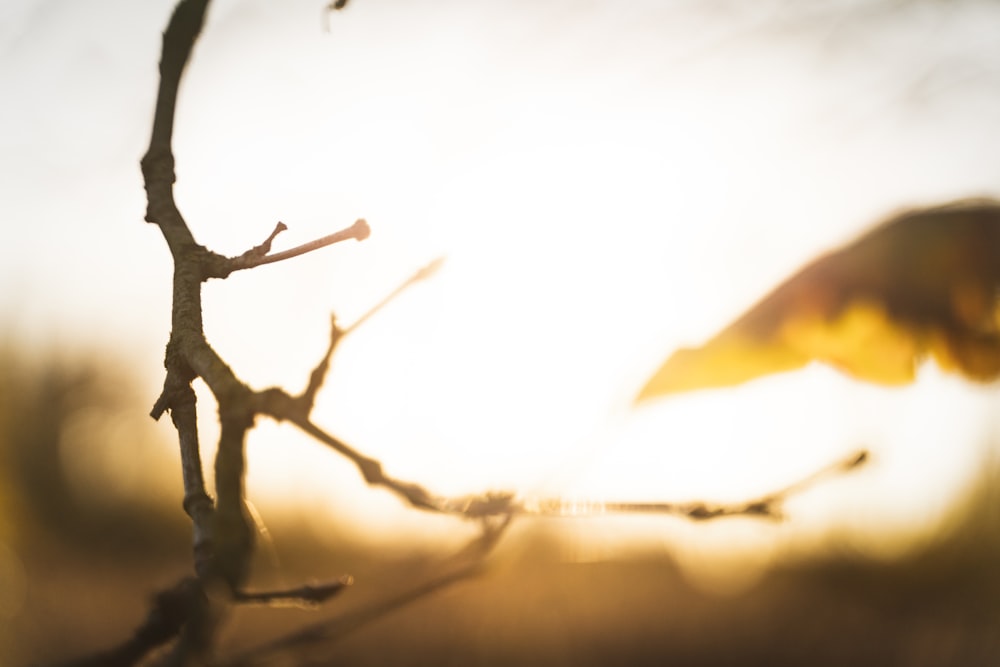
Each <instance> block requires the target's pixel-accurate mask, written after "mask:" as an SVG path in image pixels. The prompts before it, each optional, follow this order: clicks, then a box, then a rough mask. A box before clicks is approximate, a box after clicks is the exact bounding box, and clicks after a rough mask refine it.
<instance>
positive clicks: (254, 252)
mask: <svg viewBox="0 0 1000 667" xmlns="http://www.w3.org/2000/svg"><path fill="white" fill-rule="evenodd" d="M284 229H287V227H285V225H284V224H283V223H278V228H276V229H275V231H274V232H273V233H272V234H271V236H270V237H268V239H267V241H265V243H264V244H261V245H259V246H257V247H256V248H252V249H250V250H248V251H247V252H245V253H243V254H242V255H240V256H238V257H231V258H229V259H228V260H227V261H226V262H224V263H223V265H222V266H219V267H213V268H211V269H209V276H208V277H211V278H225V277H226V276H228V275H229V274H230V273H232V272H233V271H241V270H243V269H252V268H254V267H255V266H261V265H263V264H273V263H274V262H281V261H283V260H286V259H291V258H293V257H298V256H299V255H304V254H306V253H308V252H312V251H314V250H319V249H320V248H325V247H326V246H328V245H333V244H334V243H340V242H341V241H348V240H350V239H354V240H356V241H364V240H365V239H366V238H368V237H369V236H370V235H371V228H370V227H369V226H368V222H367V221H366V220H365V219H364V218H358V219H357V220H355V221H354V224H353V225H351V226H350V227H345V228H344V229H341V230H340V231H338V232H334V233H333V234H328V235H326V236H324V237H322V238H319V239H316V240H315V241H310V242H309V243H303V244H302V245H300V246H296V247H295V248H292V249H290V250H283V251H282V252H277V253H274V254H273V255H268V254H265V253H267V252H268V251H269V250H270V243H271V241H272V240H273V239H274V237H275V236H276V235H277V234H278V233H279V232H281V231H283V230H284ZM265 246H266V248H265ZM261 248H264V251H263V253H262V252H260V250H261Z"/></svg>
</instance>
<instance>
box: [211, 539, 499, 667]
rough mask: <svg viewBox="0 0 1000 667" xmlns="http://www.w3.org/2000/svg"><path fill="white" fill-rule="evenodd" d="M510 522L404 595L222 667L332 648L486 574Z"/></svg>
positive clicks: (246, 666)
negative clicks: (321, 646)
mask: <svg viewBox="0 0 1000 667" xmlns="http://www.w3.org/2000/svg"><path fill="white" fill-rule="evenodd" d="M509 523H510V522H509V519H508V520H507V521H505V522H503V523H501V524H499V525H497V526H496V527H493V528H489V529H485V530H484V531H483V533H482V534H481V535H479V536H478V537H476V538H474V539H473V540H472V541H470V542H469V543H468V544H466V545H465V546H464V547H463V548H461V549H460V550H459V551H457V552H456V553H454V554H452V555H450V556H448V557H446V558H445V559H443V560H442V561H440V562H438V563H436V564H435V566H434V570H436V571H437V572H436V573H434V574H433V575H432V576H429V577H427V578H426V579H424V580H423V581H421V582H419V583H417V584H416V585H415V586H413V587H412V588H410V589H408V590H404V591H402V592H401V593H395V594H393V595H391V596H390V597H388V598H386V599H382V600H376V601H375V602H373V603H370V604H368V605H366V606H364V607H362V608H360V609H357V610H355V611H352V612H347V613H343V614H341V615H340V616H339V617H336V618H333V619H331V620H327V621H323V622H320V623H316V624H314V625H312V626H309V627H306V628H303V629H301V630H298V631H296V632H293V633H291V634H288V635H285V636H283V637H279V638H278V639H275V640H272V641H270V642H268V643H266V644H263V645H261V646H258V647H256V648H252V649H251V650H249V651H246V652H245V653H242V654H240V655H238V656H236V657H235V658H233V659H232V660H230V661H226V662H223V663H221V664H220V665H219V667H223V665H224V666H225V667H250V666H252V665H255V664H262V665H263V664H272V660H273V658H274V657H275V656H279V655H280V656H282V658H283V659H285V660H288V659H289V655H288V654H289V652H295V651H304V650H307V649H309V648H310V647H314V646H317V645H319V644H324V645H328V644H332V643H334V642H336V641H338V640H340V639H342V638H344V637H346V636H348V635H350V634H351V633H352V632H355V631H356V630H359V629H360V628H362V627H364V626H366V625H368V624H369V623H372V622H374V621H377V620H379V619H381V618H384V617H385V616H387V615H389V614H391V613H392V612H394V611H397V610H399V609H402V608H404V607H406V606H408V605H411V604H413V603H414V602H418V601H420V600H423V599H424V598H426V597H428V596H430V595H433V594H435V593H437V592H439V591H441V590H444V589H446V588H448V587H450V586H453V585H454V584H457V583H460V582H462V581H468V580H470V579H473V578H475V577H477V576H479V575H480V574H482V573H483V572H485V571H486V567H487V561H486V557H487V556H489V554H490V552H491V551H492V550H493V547H495V546H496V544H497V542H498V541H499V539H500V537H501V536H502V535H503V533H504V531H505V530H506V529H507V527H508V525H509Z"/></svg>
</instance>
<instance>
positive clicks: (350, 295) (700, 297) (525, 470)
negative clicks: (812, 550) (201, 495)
mask: <svg viewBox="0 0 1000 667" xmlns="http://www.w3.org/2000/svg"><path fill="white" fill-rule="evenodd" d="M322 4H323V3H322V2H320V1H319V0H294V1H285V2H266V1H264V0H229V1H219V2H216V3H214V6H213V8H212V10H211V13H210V16H209V21H208V24H207V27H206V30H205V32H204V34H203V37H202V40H201V41H200V42H199V44H198V47H197V50H196V53H195V57H194V60H193V62H192V64H191V66H190V67H189V70H188V78H187V79H186V80H185V82H184V86H183V90H182V93H181V98H180V107H179V112H178V117H177V128H176V134H175V137H176V141H175V149H176V155H177V160H178V184H177V189H176V192H177V200H178V202H179V205H180V208H181V210H182V212H183V213H184V214H185V216H186V218H187V220H188V223H189V225H190V226H191V227H192V229H193V231H194V233H195V236H196V238H197V239H198V240H199V241H200V242H202V243H204V244H206V245H208V246H209V247H210V248H212V249H214V250H217V251H219V252H223V253H226V254H237V253H239V252H242V251H243V250H245V249H247V248H248V247H250V246H251V245H254V244H256V243H258V242H259V241H261V240H262V239H263V238H264V237H265V236H266V235H267V233H268V232H269V231H270V230H271V228H272V227H273V226H274V224H275V223H276V222H277V221H278V220H283V221H284V222H285V223H287V224H288V225H289V227H290V231H289V232H286V233H285V234H284V235H282V236H281V237H280V238H279V242H278V246H279V247H289V246H291V245H294V244H298V243H301V242H304V241H307V240H310V239H311V238H314V237H317V236H321V235H323V234H326V233H329V232H330V231H332V230H334V229H337V228H340V227H343V226H347V225H349V224H350V223H351V222H352V221H353V220H354V219H355V218H357V217H365V218H367V219H368V221H369V222H370V224H371V226H372V229H373V234H372V237H371V239H370V240H368V241H365V242H364V243H362V244H355V243H351V244H348V245H345V246H342V247H335V248H332V249H328V250H325V251H323V252H320V253H316V254H314V255H312V256H309V257H306V258H303V259H302V260H301V261H297V262H288V263H283V264H280V265H275V266H273V267H265V268H261V269H258V270H257V271H255V272H250V273H245V274H244V275H240V274H237V275H235V276H233V277H232V278H230V279H229V280H227V281H225V282H218V281H215V282H212V283H210V284H208V285H207V286H206V288H205V303H206V313H205V320H206V329H207V334H208V336H209V339H210V341H212V343H213V344H214V345H215V347H216V349H217V350H218V351H219V352H220V353H221V354H222V355H223V357H224V358H225V359H226V360H227V361H229V362H230V363H231V365H233V366H234V368H235V369H236V370H237V372H238V373H240V374H241V375H242V376H243V377H244V378H245V379H246V380H248V381H249V382H250V383H251V384H252V385H254V386H257V387H262V386H267V385H271V384H283V385H285V386H288V387H289V388H290V389H292V390H297V389H298V388H299V387H301V386H302V384H303V383H304V381H305V378H306V376H307V373H308V369H309V368H310V367H311V365H312V364H313V363H314V362H315V361H316V359H317V358H318V354H320V353H321V351H322V349H323V346H324V344H325V342H324V339H325V336H326V328H327V321H328V320H327V318H328V313H329V312H330V311H331V310H334V311H336V312H337V313H338V315H339V316H340V317H341V320H342V321H343V322H345V323H347V322H350V321H351V320H353V319H354V318H355V317H357V316H358V315H360V314H361V313H363V312H364V311H365V310H366V308H367V307H368V306H369V305H370V304H372V303H374V302H375V301H376V300H377V299H378V298H379V297H380V296H381V295H382V294H384V293H386V292H388V291H389V290H391V289H392V288H393V287H394V286H395V285H396V284H397V283H398V282H400V281H401V280H403V279H404V278H405V277H406V276H407V275H409V273H410V272H412V271H413V270H414V269H415V268H417V267H418V266H421V265H423V264H424V263H426V262H427V261H429V260H430V259H432V258H434V257H436V256H438V255H442V254H444V255H447V257H448V260H447V263H446V265H445V269H444V270H443V271H442V272H441V273H440V275H439V276H438V277H437V278H435V279H434V281H432V282H429V283H426V284H422V285H420V286H418V287H416V288H414V289H413V290H412V291H411V292H408V293H407V294H406V295H405V296H404V297H403V298H401V299H400V300H399V301H398V302H396V303H395V304H394V305H393V306H392V307H391V308H389V309H387V310H386V311H384V312H383V313H381V314H380V315H379V316H378V317H377V318H375V319H373V320H372V321H371V322H370V323H368V324H366V325H365V327H364V328H363V329H361V330H359V331H358V332H357V333H356V334H354V335H353V337H352V338H350V339H348V341H346V342H345V344H344V346H343V349H342V350H341V352H340V355H339V356H338V357H337V359H336V361H335V367H334V371H333V375H332V377H331V379H330V381H329V387H328V391H326V392H325V393H324V394H323V396H322V398H321V401H320V404H319V405H318V406H317V413H316V417H317V421H319V422H320V423H322V424H324V425H326V426H328V427H329V428H330V430H332V431H333V432H335V433H337V434H339V435H342V436H343V437H345V438H347V439H348V440H349V441H350V442H352V443H353V444H354V445H355V446H357V447H358V448H360V449H362V450H363V451H366V452H369V453H371V454H373V455H375V456H378V457H380V458H381V459H382V460H383V462H384V463H385V465H386V467H387V468H388V469H389V471H390V472H392V473H394V474H397V475H400V476H404V477H411V478H413V479H415V480H417V481H422V482H426V483H427V484H428V485H430V486H432V487H433V488H434V489H435V490H437V491H441V492H474V491H480V490H483V489H484V488H508V487H511V488H515V489H517V490H519V491H521V492H523V493H556V494H579V495H581V496H587V497H592V496H595V495H596V496H601V497H604V496H614V497H630V498H637V499H650V497H655V498H656V499H664V500H669V499H674V498H690V497H699V498H730V497H733V498H739V497H742V496H743V495H745V494H747V493H760V492H764V491H768V490H770V489H772V488H774V486H776V485H781V484H784V483H787V482H790V481H792V480H793V479H795V478H796V477H797V476H799V475H802V474H804V473H806V472H808V471H810V470H812V469H814V468H816V467H818V466H821V465H823V464H824V463H826V462H828V461H830V460H832V459H834V458H837V457H839V456H842V455H844V454H846V453H847V452H850V451H852V450H853V449H854V448H856V447H857V446H859V445H861V444H866V445H869V446H871V447H872V448H873V450H874V451H875V453H876V456H877V457H878V460H877V462H876V464H875V465H874V466H872V470H870V471H868V472H866V473H863V474H862V475H859V476H857V480H855V481H848V480H844V481H842V482H838V483H837V484H831V485H828V487H831V488H832V490H830V491H829V492H828V493H824V492H817V493H816V494H813V495H814V496H815V498H818V499H819V500H816V502H813V503H812V504H811V505H810V504H809V503H805V502H803V503H801V505H802V509H801V511H802V513H803V516H806V517H808V520H806V519H801V520H800V523H799V525H800V526H807V527H812V528H808V529H807V530H806V532H808V530H813V529H814V530H815V531H821V530H824V529H826V528H829V527H830V526H831V525H841V524H845V523H846V524H851V525H855V524H857V526H858V530H859V531H862V532H864V527H865V526H868V530H874V529H873V528H872V526H879V528H878V530H881V526H883V525H884V523H885V521H887V520H888V521H893V522H895V525H901V526H902V525H910V524H912V523H914V522H918V521H920V520H923V519H925V518H926V517H928V516H935V515H936V513H939V512H940V510H941V508H942V507H943V506H944V502H945V499H946V498H948V497H952V496H954V494H955V493H956V490H957V489H958V488H960V486H961V485H962V484H963V483H964V480H966V478H967V475H968V473H969V470H970V468H971V466H973V465H974V461H976V460H977V459H976V458H975V457H974V456H973V453H975V452H977V451H979V449H980V448H981V446H982V443H983V442H984V440H986V439H988V438H989V437H992V436H995V435H996V427H997V423H996V418H995V417H992V416H991V414H995V413H996V408H997V401H996V398H995V396H994V394H995V392H993V391H992V390H988V389H983V388H975V387H970V386H968V385H966V384H965V383H963V382H961V381H959V380H956V379H954V378H943V377H941V376H940V375H939V374H938V373H936V371H935V370H934V369H927V371H926V372H925V373H923V374H922V376H921V379H920V382H919V383H918V385H917V386H915V387H913V388H910V389H907V390H894V391H887V390H883V389H880V388H873V387H863V386H860V385H858V384H856V383H852V382H850V381H848V380H846V379H844V378H841V377H840V376H837V375H836V374H834V373H832V372H828V371H823V370H821V369H813V370H809V371H806V372H803V373H798V374H793V375H789V376H782V377H777V378H773V379H769V380H764V381H761V382H758V383H754V384H752V385H748V386H746V387H743V388H740V389H738V390H734V391H722V392H714V393H711V392H710V393H701V394H696V395H692V396H690V397H681V398H678V399H672V400H671V401H666V402H664V403H663V404H660V405H658V406H653V407H651V408H649V409H648V410H644V411H643V412H642V413H638V414H637V413H634V412H632V411H631V410H630V409H629V408H628V403H629V401H630V399H631V397H632V395H633V394H634V392H635V391H636V390H637V388H638V386H639V385H641V383H642V381H643V380H644V379H645V376H646V375H647V374H649V373H650V372H652V370H653V369H654V368H655V367H656V366H657V365H658V364H659V362H660V361H662V359H663V358H665V356H666V355H667V354H668V353H669V352H670V351H671V350H672V349H673V348H674V347H676V346H678V345H681V344H694V343H698V342H700V341H702V340H704V339H705V338H707V337H708V336H709V335H710V334H711V333H712V332H713V331H714V330H716V329H718V328H719V327H720V326H722V325H723V324H725V323H726V322H727V321H729V320H731V319H732V318H733V317H735V316H736V315H738V314H739V313H740V312H742V310H743V309H745V308H746V307H747V306H749V305H751V304H752V303H753V302H754V301H755V300H756V299H757V298H759V297H760V296H761V295H762V294H764V293H765V292H766V291H767V290H768V289H769V288H770V287H772V286H773V285H774V284H776V283H777V282H778V281H780V280H782V279H783V278H785V277H787V276H788V275H789V274H790V273H791V272H792V271H794V270H795V269H796V268H797V267H798V266H800V265H802V264H803V263H804V262H806V261H808V260H810V259H811V258H812V257H814V256H815V255H816V254H817V253H818V252H820V251H822V250H824V249H827V248H829V247H831V246H832V245H835V244H837V243H839V242H842V241H845V240H847V239H850V238H851V237H853V236H854V235H855V234H856V233H857V232H859V231H860V230H863V229H865V228H866V227H868V226H869V225H870V224H872V223H873V222H874V221H876V220H877V219H878V218H880V217H882V216H883V215H885V214H887V213H889V212H892V211H894V210H898V209H899V208H900V207H903V206H906V205H912V204H924V203H935V202H940V201H943V200H947V199H950V198H955V197H962V196H978V195H994V196H995V195H1000V150H998V149H1000V130H998V128H1000V122H998V121H1000V40H997V39H996V29H995V27H996V26H997V25H998V21H1000V6H998V5H995V4H993V3H987V2H964V3H963V2H953V3H937V2H913V3H911V4H902V3H888V2H887V3H880V2H875V1H871V2H841V3H828V2H777V1H776V2H771V3H767V2H760V3H740V2H724V1H718V2H694V1H693V0H690V1H688V2H679V1H678V2H653V1H635V2H630V3H615V2H610V1H606V2H568V1H561V0H544V1H542V2H538V1H535V2H527V1H510V2H485V1H482V2H468V1H464V2H460V1H458V0H454V1H445V0H428V1H426V2H404V1H402V0H353V2H352V3H351V5H350V6H349V8H348V10H347V11H345V12H341V13H337V14H334V15H332V16H331V17H330V28H331V29H330V31H329V32H325V31H324V30H323V20H322V13H321V6H322ZM171 6H172V2H169V1H164V0H156V1H153V0H147V1H145V2H142V3H136V2H128V1H126V0H100V1H98V0H94V1H92V2H88V3H79V2H71V1H69V0H35V1H28V0H25V1H20V2H18V1H12V0H8V1H7V2H5V3H4V6H3V8H2V9H0V87H2V89H3V90H4V98H5V102H4V103H3V104H2V105H0V128H2V129H0V207H2V214H3V217H4V220H5V229H6V234H5V239H4V243H2V244H0V317H2V318H3V319H2V323H3V328H4V329H6V330H8V331H11V332H13V333H14V334H16V335H19V336H22V337H28V338H34V339H36V340H40V341H43V342H49V341H55V342H58V343H61V344H67V345H70V344H73V343H76V342H78V341H80V342H87V343H90V342H95V341H96V342H101V343H104V344H106V345H108V346H109V347H110V348H112V349H119V350H121V351H122V353H123V355H124V356H126V357H127V358H128V359H129V360H134V361H133V365H134V366H135V368H136V369H137V370H138V371H139V372H141V373H142V374H143V375H144V376H145V377H148V378H149V380H148V387H149V392H150V396H149V399H150V401H152V399H153V398H154V397H155V393H156V388H157V386H158V384H159V382H160V381H161V378H160V375H159V373H160V358H161V352H160V350H161V349H162V345H163V343H164V342H165V340H166V336H167V333H168V328H169V290H170V285H169V276H170V260H169V257H168V255H167V252H166V248H165V244H164V243H163V241H162V239H161V238H160V236H159V233H158V230H157V229H156V228H155V227H152V226H150V225H147V224H145V223H143V222H142V215H143V212H144V199H143V190H142V184H141V178H140V174H139V168H138V160H139V157H140V156H141V155H142V153H143V151H144V149H145V144H146V142H147V139H148V132H149V126H150V122H151V112H152V105H153V96H154V93H155V86H156V62H157V59H158V51H159V46H160V43H159V35H160V32H161V31H162V29H163V28H164V27H165V25H166V21H167V17H168V15H169V12H170V8H171ZM750 6H752V7H753V8H754V9H753V11H752V12H751V11H750V10H749V9H748V8H749V7H750ZM201 405H202V407H203V409H204V411H205V415H206V418H205V420H206V421H211V419H212V413H213V410H212V406H211V401H210V400H209V399H208V397H205V398H203V400H202V401H201ZM163 428H168V427H167V426H166V425H164V426H163ZM207 428H208V430H210V428H211V427H210V426H208V427H207ZM288 452H295V453H294V454H289V453H288ZM255 461H256V462H258V463H256V464H255ZM250 474H251V492H252V493H257V492H259V493H262V494H265V495H266V493H267V492H268V490H271V491H276V492H277V493H278V494H282V495H284V496H289V495H291V496H293V497H294V496H296V495H298V496H301V497H302V499H303V500H305V501H306V502H316V500H315V498H316V497H317V496H318V495H323V494H324V493H326V492H325V491H324V489H326V488H328V487H331V486H333V487H336V488H337V489H339V491H337V492H334V493H333V494H332V495H329V498H330V500H329V503H330V504H331V505H332V506H334V507H336V508H338V511H341V512H343V511H344V508H345V507H346V508H347V510H348V512H349V513H362V511H363V509H364V508H366V507H375V509H374V510H371V511H373V512H375V514H374V515H373V514H370V513H369V514H365V515H364V519H363V520H364V521H366V522H370V523H372V524H373V525H383V524H384V525H390V523H387V522H390V520H389V519H386V518H385V516H382V517H381V518H380V517H379V515H378V512H380V511H381V512H383V513H384V514H386V515H388V514H392V516H393V518H392V521H396V520H398V517H397V516H396V514H393V512H395V501H394V500H392V499H389V498H386V497H383V496H381V495H379V494H373V493H370V492H367V491H365V490H363V489H362V488H361V483H360V482H358V481H357V479H356V474H355V472H354V471H353V469H351V468H349V467H347V466H345V465H344V463H343V462H342V461H339V460H337V459H336V458H335V457H334V456H333V455H331V454H329V453H327V452H324V451H321V450H320V449H319V447H317V446H315V445H312V444H311V443H308V442H305V441H303V440H302V439H301V438H298V436H295V435H294V434H293V433H292V432H291V431H288V430H286V429H280V428H277V427H274V426H271V425H264V426H263V428H261V429H260V431H259V433H258V434H256V435H255V436H254V438H253V440H252V443H251V449H250ZM288 480H293V481H294V483H293V484H291V485H289V484H288ZM373 496H374V497H375V498H376V500H374V501H373V500H372V498H373ZM324 497H326V496H324ZM380 503H381V504H380ZM390 507H391V508H393V509H392V510H390V509H388V508H390ZM862 509H863V513H864V514H865V516H864V517H860V516H859V514H860V513H861V510H862ZM359 515H360V514H359ZM359 520H361V519H359ZM380 521H381V522H383V523H379V522H380ZM391 525H396V524H391Z"/></svg>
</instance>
